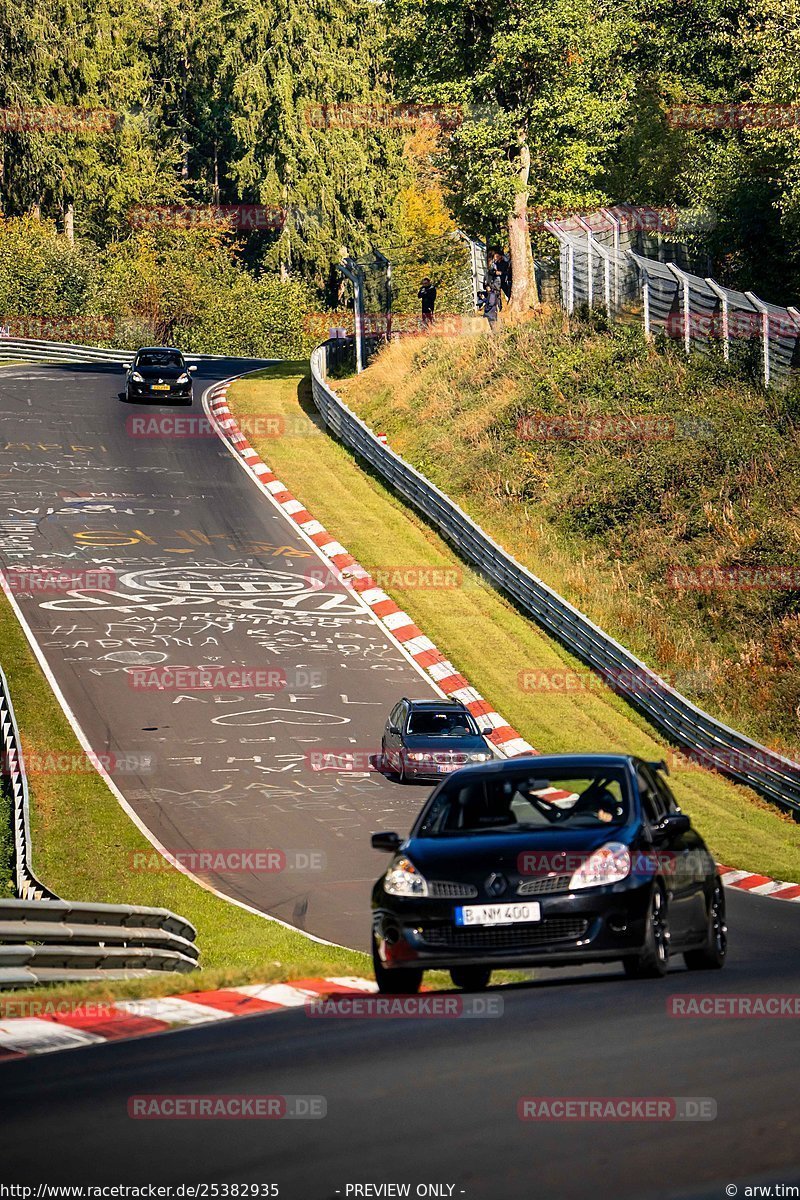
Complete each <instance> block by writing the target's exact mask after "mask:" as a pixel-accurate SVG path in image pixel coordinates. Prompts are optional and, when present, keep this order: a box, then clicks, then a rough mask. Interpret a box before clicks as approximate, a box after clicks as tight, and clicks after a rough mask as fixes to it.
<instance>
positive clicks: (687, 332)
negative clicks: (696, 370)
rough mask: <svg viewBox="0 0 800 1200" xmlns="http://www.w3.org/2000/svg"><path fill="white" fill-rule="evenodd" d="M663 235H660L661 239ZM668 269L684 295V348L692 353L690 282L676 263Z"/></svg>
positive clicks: (669, 264) (668, 265) (667, 265)
mask: <svg viewBox="0 0 800 1200" xmlns="http://www.w3.org/2000/svg"><path fill="white" fill-rule="evenodd" d="M660 236H661V235H660V234H659V237H660ZM665 265H666V267H667V269H668V270H669V271H670V272H671V273H672V274H673V275H674V276H675V278H676V279H677V281H678V283H679V285H680V287H681V291H682V294H683V348H684V350H685V351H686V353H687V354H691V352H692V324H691V322H692V314H691V307H690V304H691V299H690V295H689V280H688V279H687V278H686V276H685V275H684V273H683V271H681V270H679V269H678V267H676V266H675V264H674V263H666V264H665Z"/></svg>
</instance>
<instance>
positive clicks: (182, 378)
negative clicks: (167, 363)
mask: <svg viewBox="0 0 800 1200" xmlns="http://www.w3.org/2000/svg"><path fill="white" fill-rule="evenodd" d="M175 382H176V383H188V382H189V372H188V371H184V372H183V374H182V375H179V376H178V378H177V379H176V381H175Z"/></svg>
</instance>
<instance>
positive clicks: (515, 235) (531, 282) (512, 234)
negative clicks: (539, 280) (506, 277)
mask: <svg viewBox="0 0 800 1200" xmlns="http://www.w3.org/2000/svg"><path fill="white" fill-rule="evenodd" d="M525 139H526V131H525V130H520V138H519V157H518V159H517V189H518V190H517V194H516V197H515V200H514V208H513V210H512V212H511V215H510V216H509V218H508V246H509V250H510V251H511V275H512V278H511V300H510V301H509V308H510V309H511V311H512V312H528V311H529V310H530V309H531V308H534V307H535V306H536V305H537V304H538V303H539V293H538V291H537V288H536V273H535V271H534V268H533V253H532V251H531V239H530V234H529V231H528V197H529V195H530V189H529V187H528V181H529V179H530V173H531V152H530V148H529V146H528V144H527V141H526V140H525Z"/></svg>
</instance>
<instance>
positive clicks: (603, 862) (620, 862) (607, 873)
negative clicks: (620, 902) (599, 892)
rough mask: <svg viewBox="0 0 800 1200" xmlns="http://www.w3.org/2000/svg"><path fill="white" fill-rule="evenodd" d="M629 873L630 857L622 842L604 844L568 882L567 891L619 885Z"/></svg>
mask: <svg viewBox="0 0 800 1200" xmlns="http://www.w3.org/2000/svg"><path fill="white" fill-rule="evenodd" d="M630 873H631V856H630V853H629V851H628V847H627V846H623V844H622V842H606V844H605V846H601V847H600V849H599V850H595V851H594V853H593V854H590V855H589V857H588V858H587V860H586V862H585V863H584V864H583V865H582V866H580V867H578V870H577V871H576V872H575V874H574V875H573V876H572V879H570V881H569V889H570V891H572V890H573V889H574V888H587V887H602V885H603V884H604V883H619V882H620V880H621V879H627V877H628V876H629V875H630Z"/></svg>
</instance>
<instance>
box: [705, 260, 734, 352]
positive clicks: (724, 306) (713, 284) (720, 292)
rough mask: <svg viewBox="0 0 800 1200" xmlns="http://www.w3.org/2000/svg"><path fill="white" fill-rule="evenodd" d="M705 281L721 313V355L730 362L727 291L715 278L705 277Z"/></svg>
mask: <svg viewBox="0 0 800 1200" xmlns="http://www.w3.org/2000/svg"><path fill="white" fill-rule="evenodd" d="M706 283H707V284H708V286H709V287H710V288H711V291H712V292H713V293H714V295H715V296H716V297H717V299H718V300H719V303H720V312H721V314H722V356H723V358H724V359H725V362H730V360H731V333H730V321H729V320H728V293H727V292H726V291H725V288H721V287H720V286H719V284H718V283H717V281H716V280H715V279H706Z"/></svg>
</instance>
